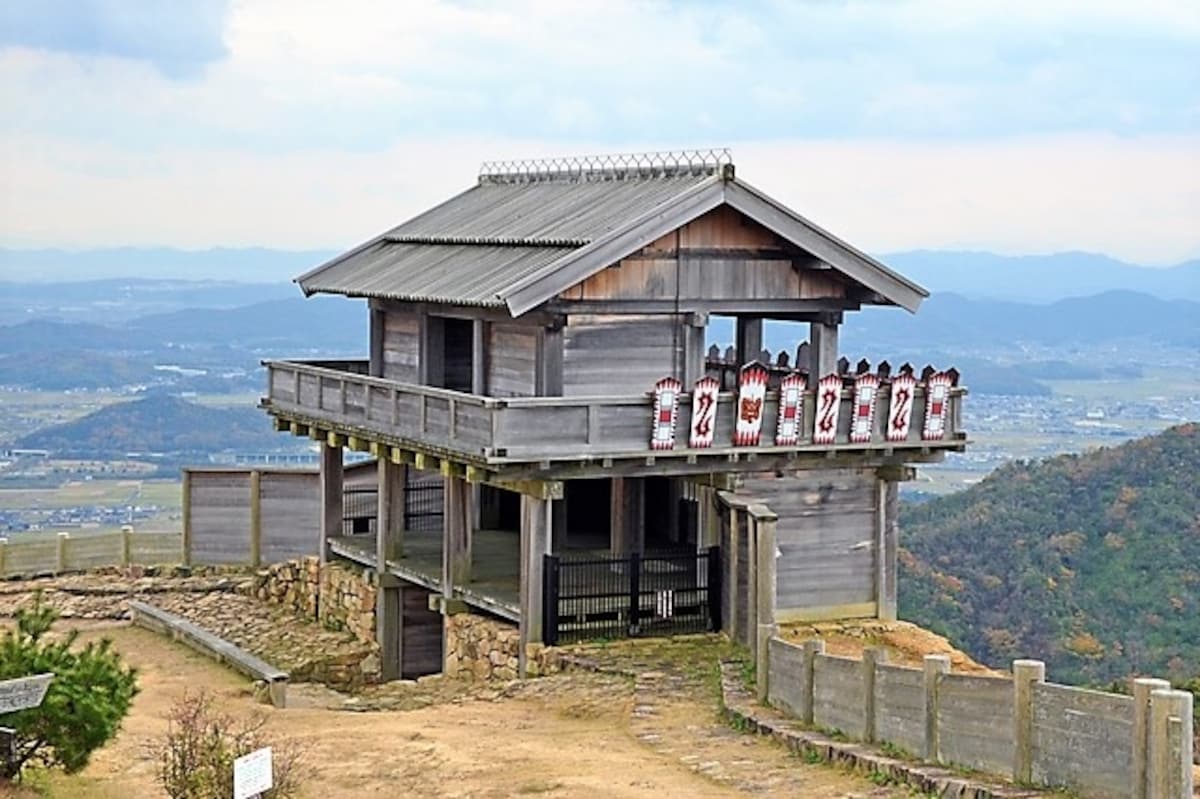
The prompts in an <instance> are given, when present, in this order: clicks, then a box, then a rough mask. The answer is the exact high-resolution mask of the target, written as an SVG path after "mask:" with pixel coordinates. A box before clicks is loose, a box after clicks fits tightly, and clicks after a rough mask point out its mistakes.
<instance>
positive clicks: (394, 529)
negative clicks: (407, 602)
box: [375, 458, 408, 574]
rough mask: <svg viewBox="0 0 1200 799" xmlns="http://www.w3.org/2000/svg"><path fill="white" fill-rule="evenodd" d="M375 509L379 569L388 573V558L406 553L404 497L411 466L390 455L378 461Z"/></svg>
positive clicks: (376, 556) (376, 568)
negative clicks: (395, 460) (392, 459)
mask: <svg viewBox="0 0 1200 799" xmlns="http://www.w3.org/2000/svg"><path fill="white" fill-rule="evenodd" d="M377 468H378V470H379V472H378V475H377V483H378V487H377V491H376V498H377V502H378V507H377V508H376V511H375V570H376V571H378V572H379V573H380V574H386V573H387V562H388V561H389V560H391V561H396V560H399V559H400V558H401V557H402V556H403V554H404V500H405V492H406V491H407V490H408V489H407V487H408V466H406V465H405V464H397V463H392V461H391V459H390V458H380V459H379V461H378V467H377Z"/></svg>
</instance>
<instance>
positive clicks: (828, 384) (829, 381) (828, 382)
mask: <svg viewBox="0 0 1200 799" xmlns="http://www.w3.org/2000/svg"><path fill="white" fill-rule="evenodd" d="M841 408H842V378H841V376H840V375H836V374H829V375H825V376H824V377H822V378H821V382H820V383H818V384H817V413H816V418H815V419H814V420H813V443H814V444H832V443H833V442H834V439H836V438H837V426H838V411H840V410H841Z"/></svg>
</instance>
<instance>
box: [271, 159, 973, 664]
mask: <svg viewBox="0 0 1200 799" xmlns="http://www.w3.org/2000/svg"><path fill="white" fill-rule="evenodd" d="M297 282H298V283H299V284H300V286H301V288H302V289H303V290H304V292H305V293H306V294H308V295H311V294H316V293H327V294H340V295H344V296H347V297H361V298H365V299H366V300H367V301H368V302H369V304H370V333H369V348H370V352H369V358H367V359H364V360H361V361H347V362H336V363H334V362H311V361H309V362H306V361H272V362H269V363H268V364H267V368H268V371H269V390H268V395H267V397H266V398H265V399H264V401H263V407H264V408H265V409H266V411H267V412H268V413H269V414H270V415H271V416H273V417H274V418H275V421H276V425H277V427H278V429H280V430H290V431H291V432H292V433H293V434H294V435H303V436H311V437H312V438H314V439H316V440H319V441H321V442H323V443H324V445H325V446H323V447H322V456H321V486H322V488H321V491H322V498H323V503H322V540H321V552H322V557H323V558H331V557H341V558H347V559H350V560H352V561H355V562H358V563H361V564H362V565H364V566H366V567H370V568H374V569H376V570H377V571H378V572H379V573H380V575H384V576H385V577H386V578H387V579H385V582H384V586H385V590H383V591H381V592H380V595H381V596H382V597H383V599H382V600H381V605H380V608H379V611H380V612H379V614H378V615H379V618H380V632H381V642H382V643H383V645H384V649H385V651H384V659H385V672H388V671H390V673H392V674H396V673H400V672H402V671H403V665H402V664H403V661H404V657H405V656H404V654H403V650H404V647H405V645H406V644H405V641H406V635H407V632H406V628H405V621H404V620H405V619H406V618H410V617H409V616H408V615H406V614H408V612H409V611H408V609H409V608H411V607H415V606H416V605H419V604H421V599H422V598H423V597H425V595H426V594H432V595H433V596H434V597H435V599H434V601H433V602H432V606H433V607H437V608H441V609H442V610H443V611H446V612H449V609H451V608H454V607H461V606H463V605H466V606H470V607H473V608H476V609H478V610H480V611H483V612H486V613H490V614H493V615H497V616H500V617H503V618H508V619H510V620H513V621H516V622H519V624H520V625H521V630H522V635H523V640H525V641H531V642H532V641H540V640H542V639H543V638H544V637H547V631H546V630H545V628H544V625H545V623H546V618H545V616H546V614H547V613H550V614H552V615H555V623H556V624H558V623H560V622H561V619H559V618H557V614H558V606H550V605H548V604H547V603H546V601H545V596H546V595H547V591H548V590H549V589H550V588H551V587H550V586H546V585H544V581H545V580H546V579H552V578H550V577H547V575H548V574H551V572H549V571H548V570H547V569H546V567H545V564H546V563H547V558H546V556H547V555H551V556H561V557H566V558H568V559H569V558H570V557H571V555H572V554H573V553H590V554H592V555H595V554H596V553H597V552H599V551H605V552H608V553H611V554H612V555H614V556H619V557H620V556H632V555H639V556H641V555H647V556H648V555H649V553H653V552H657V551H669V552H673V553H686V552H709V551H714V552H715V550H710V548H711V547H714V546H720V547H721V552H722V556H721V565H720V566H719V567H716V568H715V569H714V570H713V571H712V574H713V575H725V577H726V579H725V580H724V584H725V585H724V591H723V597H722V598H721V600H720V602H721V608H722V609H721V612H720V613H719V614H716V615H719V616H720V618H721V620H722V624H723V625H724V626H725V628H726V629H729V630H731V631H733V632H735V633H736V634H738V637H740V638H742V639H743V640H748V639H747V638H746V632H745V631H746V630H747V629H748V628H749V627H752V626H753V623H754V622H755V621H758V622H762V621H766V620H786V619H788V618H795V619H801V618H809V619H812V618H822V617H833V616H854V615H858V616H880V617H885V618H886V617H894V614H895V590H896V585H895V558H896V536H897V532H896V518H895V514H896V507H895V504H896V483H897V481H898V480H901V479H904V478H905V477H906V475H907V474H908V473H909V469H908V466H909V465H911V464H914V463H920V462H930V461H936V460H939V459H940V458H942V457H943V454H944V453H945V452H946V451H948V450H961V449H962V448H963V446H964V444H965V441H966V436H965V434H964V433H963V431H962V430H961V402H962V397H963V394H964V392H963V390H962V389H961V388H959V387H958V386H957V373H955V372H953V371H951V372H948V373H943V372H936V371H935V370H933V369H928V368H927V369H926V370H925V371H924V372H923V373H921V374H913V373H912V370H911V369H905V370H900V369H897V370H894V371H893V370H891V369H890V367H887V366H886V365H881V366H880V367H879V368H877V369H875V370H874V371H872V369H871V367H870V365H868V364H865V363H863V364H860V365H859V368H858V369H857V370H856V373H854V374H851V373H849V370H848V369H847V367H846V364H845V361H844V359H843V360H842V363H841V364H839V356H840V353H839V350H838V330H839V327H840V325H841V324H842V322H843V320H844V318H845V315H846V313H847V312H848V311H855V310H858V309H859V308H861V307H862V306H863V305H896V306H900V307H902V308H905V309H907V310H908V311H911V312H915V311H916V310H917V308H918V306H919V305H920V303H921V300H922V299H923V298H924V297H925V296H927V295H926V292H925V291H924V290H923V289H922V288H920V287H919V286H917V285H915V284H914V283H912V282H911V281H909V280H907V279H905V278H904V277H902V276H900V275H898V274H896V273H895V272H893V271H891V270H889V269H888V268H887V267H885V266H884V265H883V264H881V263H879V262H878V261H876V260H875V259H873V258H871V257H870V256H868V255H866V254H864V253H862V252H861V251H859V250H857V249H855V248H854V247H853V246H851V245H850V244H847V243H846V242H844V241H842V240H840V239H838V238H837V237H835V236H833V235H831V234H830V233H828V232H826V231H825V230H823V229H821V228H819V227H817V226H816V225H814V224H813V223H812V222H810V221H808V220H807V219H805V218H804V217H802V216H800V215H799V214H797V213H796V212H795V211H792V210H791V209H789V208H787V207H786V206H784V205H782V204H781V203H779V202H777V201H775V200H773V199H771V198H770V197H769V196H767V195H766V194H764V193H763V192H761V191H759V190H758V189H756V188H754V187H753V186H751V185H749V184H748V183H745V182H744V181H742V180H741V179H740V177H738V176H737V175H736V174H735V170H734V166H733V164H732V163H731V161H730V158H729V155H728V153H727V152H725V151H716V152H704V153H680V154H652V155H639V156H616V157H604V158H578V159H575V158H572V159H557V160H549V161H532V162H519V163H500V164H485V165H484V167H483V170H482V171H481V172H480V174H479V178H478V182H477V183H476V184H475V185H473V186H471V187H470V188H468V189H467V190H466V191H464V192H462V193H461V194H458V195H456V196H454V197H452V198H450V199H448V200H446V201H445V202H443V203H441V204H440V205H437V206H435V207H433V208H431V209H429V210H428V211H426V212H425V213H422V214H420V215H419V216H417V217H415V218H413V219H411V220H409V221H407V222H405V223H403V224H401V225H399V226H398V227H395V228H393V229H391V230H388V231H386V232H384V233H382V234H381V235H379V236H377V237H376V238H374V239H372V240H370V241H368V242H366V243H364V244H362V245H360V246H358V247H355V248H354V249H352V250H350V251H349V252H346V253H344V254H342V255H339V256H338V257H336V258H334V259H333V260H331V261H329V262H328V263H326V264H324V265H322V266H320V267H318V268H316V269H314V270H312V271H311V272H308V273H307V274H304V275H302V276H301V277H299V278H298V279H297ZM719 317H729V318H730V319H731V320H732V324H733V329H734V330H736V345H735V346H736V353H737V360H736V362H735V364H730V363H729V362H728V360H727V359H724V358H721V359H719V360H718V359H711V358H710V357H709V355H708V346H707V345H708V342H707V341H706V332H707V328H708V326H709V325H710V323H712V322H713V321H714V320H716V319H717V318H719ZM764 320H780V321H786V322H794V323H803V325H805V326H807V331H806V332H807V345H806V346H803V347H802V348H801V352H800V358H798V359H797V361H796V362H789V361H788V360H786V359H780V360H778V361H775V362H773V363H771V364H757V362H758V361H760V360H761V358H760V353H761V352H762V350H763V322H764ZM801 359H802V360H803V361H804V362H799V360H801ZM742 367H745V368H742ZM768 367H769V368H768ZM729 372H732V374H729ZM344 448H349V449H352V450H360V451H370V452H371V453H372V454H374V455H375V456H376V457H377V459H378V464H379V465H378V490H377V507H376V514H375V520H374V522H373V525H374V532H373V534H371V535H369V536H366V535H353V534H349V533H347V531H346V530H345V528H344V526H343V522H344V516H345V513H344V507H343V495H344V494H343V469H342V462H343V457H342V456H343V449H344ZM422 475H423V476H422ZM432 476H436V479H438V480H439V481H440V487H441V491H442V493H443V497H442V524H441V525H440V529H439V530H435V531H428V530H426V531H419V532H418V531H413V530H409V531H405V530H404V529H403V528H404V526H405V524H404V520H405V513H404V508H405V501H406V500H405V495H406V493H411V492H412V491H415V490H417V487H418V486H421V485H428V484H429V481H430V479H431V477H432ZM768 548H769V550H770V551H773V552H774V553H775V557H774V559H773V560H770V559H769V558H768V560H770V563H769V564H768V565H769V570H770V571H771V572H772V574H773V580H772V582H771V583H770V584H761V585H760V584H759V581H758V580H757V579H753V580H749V584H748V581H747V577H746V574H747V572H746V569H747V568H749V567H748V564H749V563H751V562H752V561H754V560H755V559H758V562H766V561H763V560H762V553H768V555H769V552H768ZM756 553H757V554H756ZM552 559H553V558H552ZM764 568H766V567H764ZM739 569H740V570H742V571H739ZM752 571H753V569H751V572H752ZM554 579H556V578H554ZM764 585H765V586H766V587H764ZM764 591H765V592H768V593H769V594H770V596H769V597H765V595H764V593H763V592H764ZM405 592H410V593H411V596H409V595H406V593H405ZM414 592H415V593H414ZM660 593H661V596H660V598H659V601H658V602H657V605H655V603H653V602H651V603H650V604H649V605H648V606H647V607H645V608H643V609H642V610H641V614H642V615H643V616H644V615H645V614H652V613H660V614H666V613H669V612H674V611H673V607H674V602H675V599H673V598H672V597H673V596H674V595H671V596H667V594H666V593H662V592H660ZM752 595H753V596H752ZM414 596H415V597H417V599H416V600H414V599H413V598H412V597H414ZM436 597H440V598H441V600H440V601H439V600H437V599H436ZM663 597H666V600H667V601H665V602H664V600H663ZM764 598H766V599H769V603H768V605H769V607H770V608H771V609H772V612H773V619H769V618H763V617H761V616H760V617H758V618H757V619H756V618H755V610H754V609H755V607H759V606H761V607H767V606H768V605H763V604H762V602H763V600H764ZM564 608H565V606H564ZM664 608H666V609H664ZM415 612H416V611H414V613H415ZM564 612H567V613H569V608H567V609H566V610H565V611H564ZM633 614H634V615H635V616H637V615H639V608H638V607H637V606H636V605H635V606H634V607H633ZM411 618H413V619H415V618H416V616H412V617H411ZM393 619H394V620H395V622H394V623H393V622H392V621H390V620H393ZM414 623H415V622H414Z"/></svg>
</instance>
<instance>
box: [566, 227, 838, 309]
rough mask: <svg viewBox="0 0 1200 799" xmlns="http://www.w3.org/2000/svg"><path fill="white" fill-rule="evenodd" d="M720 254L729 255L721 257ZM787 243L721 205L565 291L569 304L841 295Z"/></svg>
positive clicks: (834, 282) (831, 278) (830, 277)
mask: <svg viewBox="0 0 1200 799" xmlns="http://www.w3.org/2000/svg"><path fill="white" fill-rule="evenodd" d="M722 250H724V251H728V255H723V254H722V252H721V251H722ZM793 251H794V250H792V249H789V247H788V246H787V245H786V244H785V242H784V241H783V240H782V239H780V238H779V237H778V236H776V235H775V234H774V233H772V232H771V231H769V230H767V229H766V228H764V227H762V226H761V225H759V224H758V223H756V222H754V221H752V220H750V219H748V218H746V217H744V216H742V215H741V214H739V213H738V212H737V211H735V210H733V209H732V208H729V207H727V206H723V207H721V208H717V209H715V210H713V211H710V212H708V213H707V214H705V215H704V216H702V217H700V218H699V219H696V220H695V221H693V222H690V223H688V224H687V225H684V226H683V227H682V228H680V229H679V231H678V235H676V233H675V232H671V233H668V234H667V235H666V236H663V237H662V238H660V239H658V240H657V241H655V242H653V243H651V244H650V245H648V246H646V247H644V248H642V249H641V250H639V251H638V252H637V253H635V254H634V255H632V256H629V257H627V258H625V259H623V260H621V261H619V262H618V263H616V264H615V265H613V266H610V267H609V268H607V269H605V270H603V271H601V272H597V273H596V274H594V275H592V276H591V277H589V278H588V279H587V280H584V281H583V282H582V283H580V284H578V285H576V286H573V287H571V288H570V289H567V290H566V291H564V292H563V293H562V294H561V295H560V296H561V297H562V298H563V299H567V300H663V299H673V298H674V297H675V296H676V292H678V294H679V297H680V299H686V300H699V299H764V300H775V299H784V298H800V299H821V298H827V297H845V296H846V283H845V282H843V281H842V280H840V279H839V278H837V277H836V276H835V275H834V273H832V272H830V271H829V270H816V269H811V268H807V262H808V259H804V260H803V261H802V262H798V260H797V259H795V258H793V255H792V252H793Z"/></svg>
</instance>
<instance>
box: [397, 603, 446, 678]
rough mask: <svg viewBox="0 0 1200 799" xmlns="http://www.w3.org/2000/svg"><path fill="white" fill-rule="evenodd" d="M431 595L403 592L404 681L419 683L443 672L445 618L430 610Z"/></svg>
mask: <svg viewBox="0 0 1200 799" xmlns="http://www.w3.org/2000/svg"><path fill="white" fill-rule="evenodd" d="M429 596H430V592H429V591H426V590H425V589H423V588H416V587H411V586H405V587H403V588H401V589H400V677H401V678H402V679H405V680H415V679H416V678H417V677H423V676H424V675H426V674H436V673H438V672H440V671H441V670H442V615H441V614H440V613H436V612H434V611H432V610H430V609H429Z"/></svg>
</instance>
